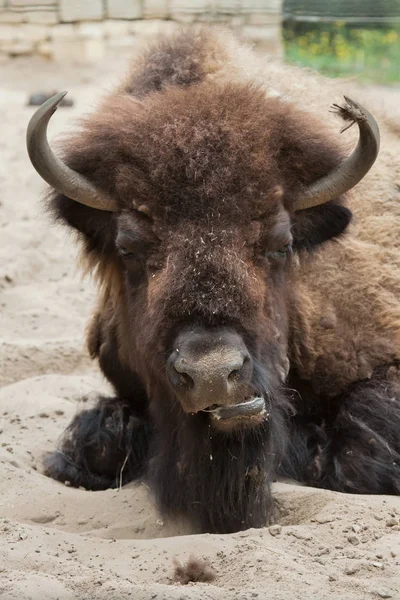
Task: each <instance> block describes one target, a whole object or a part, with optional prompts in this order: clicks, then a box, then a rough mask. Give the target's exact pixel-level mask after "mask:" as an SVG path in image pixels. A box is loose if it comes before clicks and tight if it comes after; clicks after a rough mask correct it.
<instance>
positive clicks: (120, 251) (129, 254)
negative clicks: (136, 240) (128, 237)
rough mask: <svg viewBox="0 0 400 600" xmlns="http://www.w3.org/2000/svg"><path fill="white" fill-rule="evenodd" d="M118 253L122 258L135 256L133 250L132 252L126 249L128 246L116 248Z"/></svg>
mask: <svg viewBox="0 0 400 600" xmlns="http://www.w3.org/2000/svg"><path fill="white" fill-rule="evenodd" d="M118 254H119V255H120V257H121V258H123V259H126V258H134V256H135V252H132V250H128V248H118Z"/></svg>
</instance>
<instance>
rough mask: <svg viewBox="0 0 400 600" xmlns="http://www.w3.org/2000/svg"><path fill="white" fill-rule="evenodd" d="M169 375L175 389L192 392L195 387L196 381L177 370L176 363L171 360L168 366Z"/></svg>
mask: <svg viewBox="0 0 400 600" xmlns="http://www.w3.org/2000/svg"><path fill="white" fill-rule="evenodd" d="M167 375H168V379H169V381H170V383H171V384H172V385H173V387H174V388H177V389H179V388H180V389H187V390H191V389H192V388H193V387H194V381H193V379H192V377H190V375H189V374H188V373H185V372H184V371H181V370H178V369H177V368H176V361H175V359H174V358H171V359H170V360H169V361H168V364H167Z"/></svg>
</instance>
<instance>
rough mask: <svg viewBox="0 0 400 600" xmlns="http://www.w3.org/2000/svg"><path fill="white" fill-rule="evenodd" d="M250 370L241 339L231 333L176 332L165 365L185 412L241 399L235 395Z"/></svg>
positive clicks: (227, 403) (249, 375) (247, 380)
mask: <svg viewBox="0 0 400 600" xmlns="http://www.w3.org/2000/svg"><path fill="white" fill-rule="evenodd" d="M252 371H253V366H252V361H251V358H250V355H249V353H248V351H247V349H246V347H245V345H244V343H243V341H242V339H241V338H240V336H238V335H236V334H232V333H229V335H228V334H225V335H221V334H210V333H204V334H201V333H193V332H190V333H189V334H187V335H185V336H180V338H178V340H177V343H176V349H175V350H174V352H173V353H172V355H171V357H170V359H169V361H168V366H167V373H168V378H169V380H170V383H171V384H172V386H173V388H174V390H175V393H176V394H177V396H178V398H179V400H180V401H181V404H182V406H183V408H184V410H186V411H187V412H198V411H200V410H204V409H205V408H208V407H210V406H213V405H215V404H217V405H231V404H235V403H236V402H238V401H240V400H242V398H240V400H239V398H236V396H238V391H239V388H242V390H243V384H245V383H248V382H249V381H250V378H251V375H252Z"/></svg>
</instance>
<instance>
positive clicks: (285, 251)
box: [265, 244, 293, 259]
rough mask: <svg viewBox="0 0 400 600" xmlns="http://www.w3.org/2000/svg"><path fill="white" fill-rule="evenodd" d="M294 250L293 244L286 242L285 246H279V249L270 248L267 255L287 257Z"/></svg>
mask: <svg viewBox="0 0 400 600" xmlns="http://www.w3.org/2000/svg"><path fill="white" fill-rule="evenodd" d="M292 252H293V246H292V244H286V245H285V246H282V248H279V250H268V251H267V252H266V253H265V255H266V256H267V257H272V258H280V259H283V258H286V257H287V256H288V255H290V254H292Z"/></svg>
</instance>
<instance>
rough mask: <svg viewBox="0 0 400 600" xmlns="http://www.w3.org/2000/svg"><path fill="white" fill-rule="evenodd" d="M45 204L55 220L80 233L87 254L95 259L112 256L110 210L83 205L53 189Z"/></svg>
mask: <svg viewBox="0 0 400 600" xmlns="http://www.w3.org/2000/svg"><path fill="white" fill-rule="evenodd" d="M47 206H48V209H49V212H50V213H51V214H52V216H53V217H54V219H55V220H56V221H59V222H62V223H63V224H65V225H68V226H69V227H71V228H72V229H73V230H75V231H77V232H78V233H79V234H80V237H81V239H82V241H83V242H84V245H85V251H86V253H87V255H91V256H92V257H93V258H94V259H97V260H101V258H102V257H104V256H107V257H111V256H113V254H114V253H115V237H116V223H115V218H114V214H113V213H112V212H107V211H104V210H97V209H95V208H91V207H88V206H85V205H84V204H80V203H79V202H75V201H74V200H71V199H70V198H67V197H66V196H63V195H62V194H59V193H58V192H55V191H51V192H50V194H49V196H48V198H47Z"/></svg>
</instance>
